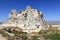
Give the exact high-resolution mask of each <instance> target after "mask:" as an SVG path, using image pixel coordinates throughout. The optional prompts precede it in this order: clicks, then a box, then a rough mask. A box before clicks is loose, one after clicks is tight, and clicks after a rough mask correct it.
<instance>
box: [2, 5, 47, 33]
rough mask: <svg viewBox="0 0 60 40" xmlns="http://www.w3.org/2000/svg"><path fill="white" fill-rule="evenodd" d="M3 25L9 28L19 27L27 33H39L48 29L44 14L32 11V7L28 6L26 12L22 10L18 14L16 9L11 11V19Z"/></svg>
mask: <svg viewBox="0 0 60 40" xmlns="http://www.w3.org/2000/svg"><path fill="white" fill-rule="evenodd" d="M3 25H4V26H8V27H9V26H10V27H11V26H13V27H18V28H20V29H22V31H24V32H27V33H31V32H39V31H40V30H42V29H43V30H46V29H47V25H46V23H45V21H44V18H43V13H42V12H40V11H38V10H35V9H31V7H30V6H27V8H26V10H22V11H20V12H16V10H15V9H13V10H11V13H10V14H9V17H8V18H7V20H6V21H4V22H3Z"/></svg>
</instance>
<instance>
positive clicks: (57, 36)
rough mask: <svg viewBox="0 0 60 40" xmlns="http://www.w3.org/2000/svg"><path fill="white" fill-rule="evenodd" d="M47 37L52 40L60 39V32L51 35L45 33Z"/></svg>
mask: <svg viewBox="0 0 60 40" xmlns="http://www.w3.org/2000/svg"><path fill="white" fill-rule="evenodd" d="M45 39H46V40H47V39H51V40H60V34H56V33H55V34H52V33H51V34H49V35H45Z"/></svg>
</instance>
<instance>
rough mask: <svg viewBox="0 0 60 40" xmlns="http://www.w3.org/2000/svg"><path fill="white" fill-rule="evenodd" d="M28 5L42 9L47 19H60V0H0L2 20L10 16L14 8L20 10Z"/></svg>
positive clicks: (0, 17) (0, 16) (0, 19)
mask: <svg viewBox="0 0 60 40" xmlns="http://www.w3.org/2000/svg"><path fill="white" fill-rule="evenodd" d="M27 5H30V6H31V7H32V8H34V9H37V10H39V11H42V12H43V15H44V19H45V20H60V0H0V22H1V21H4V20H6V19H7V18H8V14H9V13H10V11H11V10H12V9H16V10H17V12H18V11H20V10H23V9H25V8H26V6H27Z"/></svg>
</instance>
